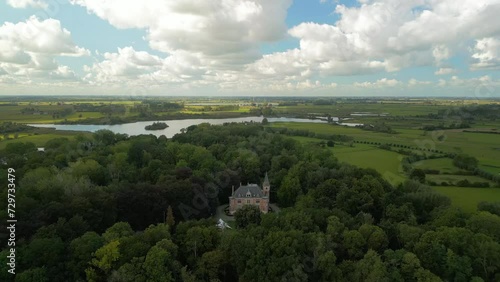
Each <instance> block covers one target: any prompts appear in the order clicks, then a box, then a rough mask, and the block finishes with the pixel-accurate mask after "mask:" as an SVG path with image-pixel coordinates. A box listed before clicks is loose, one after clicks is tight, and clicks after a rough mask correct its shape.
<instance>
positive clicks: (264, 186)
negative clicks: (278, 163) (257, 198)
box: [262, 172, 271, 197]
mask: <svg viewBox="0 0 500 282" xmlns="http://www.w3.org/2000/svg"><path fill="white" fill-rule="evenodd" d="M270 190H271V184H270V183H269V178H268V177H267V172H266V176H265V177H264V183H262V191H263V192H264V196H267V197H269V193H270Z"/></svg>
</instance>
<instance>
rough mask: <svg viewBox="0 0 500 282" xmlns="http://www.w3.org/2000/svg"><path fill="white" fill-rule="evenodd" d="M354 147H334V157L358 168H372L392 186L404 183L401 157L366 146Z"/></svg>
mask: <svg viewBox="0 0 500 282" xmlns="http://www.w3.org/2000/svg"><path fill="white" fill-rule="evenodd" d="M354 146H355V147H348V146H336V147H335V148H333V152H334V155H335V157H337V158H338V159H339V160H340V161H343V162H346V163H349V164H353V165H356V166H359V167H363V168H373V169H375V170H376V171H378V172H379V173H380V174H381V175H382V176H383V177H384V178H385V179H387V181H389V182H390V183H392V184H393V185H397V184H399V183H402V182H404V180H405V179H406V177H405V175H404V173H403V170H402V168H401V165H400V164H401V159H402V158H403V156H402V155H400V154H398V153H395V152H391V151H386V150H382V149H378V148H375V147H370V146H368V145H360V144H356V145H354Z"/></svg>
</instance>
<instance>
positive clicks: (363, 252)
mask: <svg viewBox="0 0 500 282" xmlns="http://www.w3.org/2000/svg"><path fill="white" fill-rule="evenodd" d="M0 166H1V169H0V170H1V171H0V183H7V169H8V168H15V170H16V172H15V175H16V185H17V191H16V218H17V219H18V222H17V228H16V258H17V259H18V260H17V267H16V275H15V276H14V275H11V274H9V273H8V272H7V267H8V266H7V262H8V261H7V255H8V253H9V252H8V249H7V247H6V246H5V245H4V246H2V247H3V251H2V252H1V253H0V265H1V267H0V268H1V270H0V281H18V282H25V281H37V282H44V281H47V282H49V281H50V282H52V281H54V282H57V281H139V282H140V281H499V280H500V243H499V242H500V204H499V203H482V204H480V205H479V207H478V210H479V211H478V212H477V213H474V214H469V213H465V212H463V211H461V210H460V209H458V208H455V207H451V206H450V200H449V199H448V198H447V197H445V196H443V195H440V194H437V193H435V192H433V191H432V190H431V189H430V188H429V187H427V186H425V185H423V184H420V183H419V182H413V181H408V182H406V183H404V184H402V185H400V186H398V187H393V186H391V185H390V184H389V183H388V182H387V181H386V180H384V179H383V178H382V177H381V176H380V174H379V173H378V172H376V171H375V170H373V169H361V168H357V167H354V166H351V165H348V164H345V163H340V162H338V161H337V159H336V158H335V156H334V155H333V153H332V151H331V150H328V149H325V148H322V147H320V146H317V147H315V146H305V145H302V144H301V143H299V142H297V141H295V140H293V139H292V138H289V137H288V136H286V135H284V134H280V133H279V132H275V131H273V130H272V129H269V128H267V129H266V128H263V127H262V126H260V125H256V124H248V125H243V124H226V125H224V126H210V125H208V124H201V125H198V126H191V127H189V128H188V129H187V131H186V133H183V134H178V135H176V136H175V137H174V138H172V139H169V140H167V138H165V137H160V138H156V137H154V136H152V135H149V136H145V135H142V136H137V137H128V136H126V135H121V134H113V133H112V132H110V131H98V132H96V133H95V134H93V136H92V137H86V136H84V135H81V136H78V137H77V138H75V140H74V141H70V140H68V139H65V138H59V139H53V140H51V141H49V142H48V143H47V144H46V146H45V151H44V152H39V151H38V150H37V148H36V146H35V145H33V144H31V143H11V144H8V145H7V146H6V148H5V149H4V150H2V151H0ZM266 172H267V173H268V175H269V179H270V181H271V200H272V201H275V202H277V203H278V205H279V206H280V207H281V212H279V213H268V214H262V215H261V214H259V213H257V214H256V213H255V210H252V209H251V208H246V209H243V210H241V211H239V212H238V214H237V216H235V217H236V220H237V221H236V226H237V228H234V229H225V230H219V229H218V228H217V227H216V219H215V218H214V217H213V216H214V214H215V210H216V207H218V206H219V205H222V204H226V203H227V200H228V196H229V195H230V193H231V187H232V186H233V185H238V184H239V183H240V182H243V183H246V182H252V183H260V182H261V181H262V179H261V177H262V176H263V175H264V174H265V173H266ZM0 187H1V189H2V190H1V194H2V198H3V199H6V198H7V196H6V194H7V186H6V185H4V184H2V186H0ZM6 217H7V214H6V211H5V205H4V204H2V205H1V210H0V222H1V224H3V225H4V226H1V227H0V228H1V229H2V230H6V226H5V222H6V219H7V218H6ZM0 235H1V238H0V239H1V240H2V242H7V236H8V234H7V233H5V232H4V231H2V233H0Z"/></svg>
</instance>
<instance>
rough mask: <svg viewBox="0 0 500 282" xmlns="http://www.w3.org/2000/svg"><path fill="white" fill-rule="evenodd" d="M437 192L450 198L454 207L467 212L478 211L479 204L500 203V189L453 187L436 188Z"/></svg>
mask: <svg viewBox="0 0 500 282" xmlns="http://www.w3.org/2000/svg"><path fill="white" fill-rule="evenodd" d="M432 188H433V189H434V190H435V191H437V192H439V193H442V194H444V195H446V196H448V197H449V198H450V199H451V201H452V204H453V205H454V206H457V207H460V208H462V209H463V210H465V211H468V212H474V211H476V208H477V204H478V203H480V202H482V201H485V202H500V189H498V188H465V187H452V186H435V187H432Z"/></svg>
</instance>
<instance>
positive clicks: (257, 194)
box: [229, 173, 271, 214]
mask: <svg viewBox="0 0 500 282" xmlns="http://www.w3.org/2000/svg"><path fill="white" fill-rule="evenodd" d="M270 189H271V185H270V184H269V178H268V177H267V173H266V176H265V178H264V183H262V189H261V188H260V187H259V185H257V184H247V185H241V184H240V187H239V188H238V189H236V191H234V186H233V190H232V194H231V196H230V197H229V213H230V214H234V213H235V212H236V211H237V210H238V209H239V208H241V207H242V206H244V205H255V206H258V207H259V209H260V211H261V212H263V213H267V212H268V210H269V191H270Z"/></svg>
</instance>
